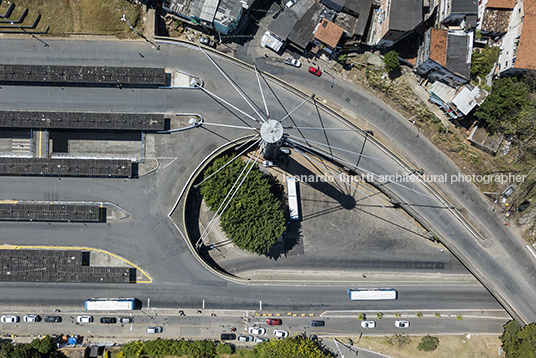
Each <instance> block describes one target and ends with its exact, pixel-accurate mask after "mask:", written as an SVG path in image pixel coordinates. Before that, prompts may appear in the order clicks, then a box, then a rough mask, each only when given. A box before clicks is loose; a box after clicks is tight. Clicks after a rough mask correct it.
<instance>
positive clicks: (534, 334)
mask: <svg viewBox="0 0 536 358" xmlns="http://www.w3.org/2000/svg"><path fill="white" fill-rule="evenodd" d="M501 341H502V342H503V344H502V348H503V349H504V351H505V352H506V356H507V357H509V358H534V357H536V323H531V324H529V325H526V326H525V327H521V326H520V325H519V323H517V322H516V321H509V322H508V323H506V324H505V325H504V333H503V334H502V336H501Z"/></svg>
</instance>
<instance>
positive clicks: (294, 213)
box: [287, 178, 300, 220]
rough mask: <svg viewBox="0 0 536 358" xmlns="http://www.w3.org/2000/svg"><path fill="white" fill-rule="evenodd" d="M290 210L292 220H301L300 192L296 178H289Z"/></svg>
mask: <svg viewBox="0 0 536 358" xmlns="http://www.w3.org/2000/svg"><path fill="white" fill-rule="evenodd" d="M287 194H288V209H289V211H290V218H291V219H292V220H300V212H299V211H298V191H297V190H296V178H287Z"/></svg>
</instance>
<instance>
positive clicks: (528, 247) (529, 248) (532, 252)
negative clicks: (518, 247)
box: [525, 245, 536, 259]
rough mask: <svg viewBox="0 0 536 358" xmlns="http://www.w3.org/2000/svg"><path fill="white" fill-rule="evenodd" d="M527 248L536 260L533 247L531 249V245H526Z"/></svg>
mask: <svg viewBox="0 0 536 358" xmlns="http://www.w3.org/2000/svg"><path fill="white" fill-rule="evenodd" d="M525 247H526V248H527V250H529V252H530V253H531V254H532V256H534V258H535V259H536V253H534V250H533V249H532V247H530V246H529V245H525Z"/></svg>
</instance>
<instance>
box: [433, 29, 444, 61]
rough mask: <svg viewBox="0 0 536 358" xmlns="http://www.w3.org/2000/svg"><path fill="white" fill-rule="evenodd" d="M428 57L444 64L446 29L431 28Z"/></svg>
mask: <svg viewBox="0 0 536 358" xmlns="http://www.w3.org/2000/svg"><path fill="white" fill-rule="evenodd" d="M431 31H432V34H431V39H430V59H431V60H434V61H435V62H437V63H439V64H441V65H443V66H445V65H446V58H447V35H448V31H447V30H443V29H438V28H432V29H431Z"/></svg>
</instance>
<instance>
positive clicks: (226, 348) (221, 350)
mask: <svg viewBox="0 0 536 358" xmlns="http://www.w3.org/2000/svg"><path fill="white" fill-rule="evenodd" d="M216 352H217V353H218V354H219V355H222V354H233V353H234V349H233V346H232V345H230V344H225V343H220V344H218V346H217V347H216Z"/></svg>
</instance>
